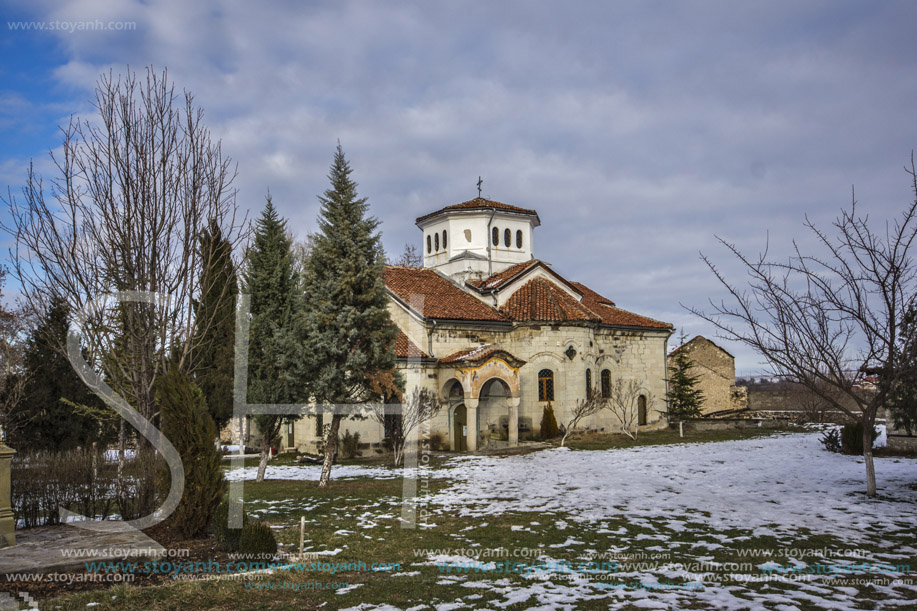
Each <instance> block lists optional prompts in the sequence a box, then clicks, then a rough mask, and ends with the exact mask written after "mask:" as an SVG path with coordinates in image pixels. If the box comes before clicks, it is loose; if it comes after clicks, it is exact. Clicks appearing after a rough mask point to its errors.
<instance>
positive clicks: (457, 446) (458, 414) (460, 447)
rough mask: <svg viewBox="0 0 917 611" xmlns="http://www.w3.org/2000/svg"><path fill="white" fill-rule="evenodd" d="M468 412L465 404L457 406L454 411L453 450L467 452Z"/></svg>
mask: <svg viewBox="0 0 917 611" xmlns="http://www.w3.org/2000/svg"><path fill="white" fill-rule="evenodd" d="M467 426H468V413H467V410H466V409H465V404H464V403H462V404H461V405H458V406H456V408H455V409H454V410H453V412H452V450H453V451H454V452H466V451H467V450H468V443H467V441H466V435H467V434H468V429H467Z"/></svg>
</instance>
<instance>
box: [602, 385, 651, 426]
mask: <svg viewBox="0 0 917 611" xmlns="http://www.w3.org/2000/svg"><path fill="white" fill-rule="evenodd" d="M641 396H643V397H644V398H645V399H646V409H647V410H649V408H650V406H651V405H652V404H653V403H654V402H655V400H654V397H653V395H652V393H650V392H648V391H647V390H645V389H644V388H643V385H642V384H641V383H640V382H639V381H638V380H634V379H628V380H625V379H624V378H615V380H614V381H613V382H612V383H611V392H610V393H609V399H608V407H609V409H610V410H611V412H612V413H613V414H614V415H615V416H617V418H618V420H619V421H620V422H621V432H622V433H624V434H625V435H627V436H628V437H630V438H631V439H636V438H637V433H639V432H640V429H639V421H640V420H639V418H640V410H639V402H640V397H641Z"/></svg>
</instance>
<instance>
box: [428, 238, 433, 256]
mask: <svg viewBox="0 0 917 611" xmlns="http://www.w3.org/2000/svg"><path fill="white" fill-rule="evenodd" d="M431 252H433V240H432V238H430V236H427V254H430V253H431Z"/></svg>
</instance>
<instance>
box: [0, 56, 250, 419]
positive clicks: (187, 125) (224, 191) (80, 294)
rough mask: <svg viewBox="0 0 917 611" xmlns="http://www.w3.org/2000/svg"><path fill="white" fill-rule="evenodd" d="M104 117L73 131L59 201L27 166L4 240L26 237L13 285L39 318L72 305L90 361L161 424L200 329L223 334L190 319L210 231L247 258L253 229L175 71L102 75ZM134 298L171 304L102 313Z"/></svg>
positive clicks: (229, 169) (59, 168) (229, 171)
mask: <svg viewBox="0 0 917 611" xmlns="http://www.w3.org/2000/svg"><path fill="white" fill-rule="evenodd" d="M95 108H96V111H97V112H98V116H97V117H93V119H92V120H82V119H80V118H77V117H73V118H71V120H70V122H69V124H68V125H67V126H66V127H65V128H63V129H62V131H63V146H62V152H61V153H60V154H54V153H52V154H51V157H52V160H53V161H54V164H55V166H56V174H57V175H56V177H54V178H53V179H52V180H51V181H50V185H49V186H50V189H47V190H46V185H44V184H43V182H42V178H41V177H40V176H38V175H37V174H36V173H35V171H34V169H33V168H32V167H31V166H30V167H29V171H28V175H27V181H26V185H25V187H24V188H23V190H22V197H21V199H17V198H15V197H13V196H12V194H10V195H9V198H8V200H7V201H6V203H7V204H8V205H9V208H10V219H11V220H10V221H9V225H8V226H4V228H5V229H6V230H7V231H9V232H10V233H11V234H12V235H13V236H14V237H15V249H14V251H13V252H11V258H12V260H13V262H14V264H13V265H14V267H13V273H14V275H15V277H16V279H17V280H18V281H19V283H20V284H21V286H22V294H23V298H24V300H23V301H24V304H25V305H26V307H27V309H28V311H30V312H39V311H41V310H42V308H43V305H44V304H46V303H47V301H48V300H49V298H50V295H52V294H55V293H56V294H58V295H60V296H62V297H63V298H64V300H65V301H66V302H67V304H68V306H69V307H70V309H71V311H72V312H74V314H75V316H77V318H78V320H79V324H80V327H81V333H82V337H83V342H84V343H85V344H86V345H87V349H88V353H89V357H90V362H92V363H93V364H94V366H97V367H98V368H99V369H100V370H101V372H102V374H103V376H104V378H105V379H106V380H108V381H109V382H112V383H113V385H114V386H115V387H116V388H117V389H118V391H119V392H120V393H122V394H123V395H124V396H125V398H126V399H127V400H128V401H129V402H130V403H131V404H132V405H134V406H135V407H136V409H137V410H138V411H139V412H140V413H141V414H142V415H143V416H144V417H145V418H147V419H148V420H149V419H151V418H152V417H153V416H154V414H155V408H154V400H153V384H154V382H155V380H156V378H157V376H158V375H159V373H160V372H162V371H163V369H164V364H165V361H166V360H167V359H173V360H174V361H175V364H176V365H177V366H178V367H179V369H181V370H182V371H185V372H188V371H189V370H190V369H191V366H192V365H191V361H192V359H190V358H189V355H190V353H191V352H192V349H193V348H194V346H193V343H194V341H195V340H194V338H195V337H201V336H203V335H204V334H202V333H195V330H198V331H199V330H200V328H201V327H205V326H207V325H209V324H212V323H213V321H207V320H200V319H199V318H195V316H194V312H193V311H194V308H193V307H192V300H193V299H194V298H195V297H196V296H197V295H198V294H199V290H200V287H199V286H198V285H199V279H200V274H199V273H198V272H199V270H200V269H201V267H202V266H205V265H207V263H208V262H207V261H205V260H204V258H205V257H206V253H201V252H200V249H198V248H197V247H196V246H197V243H198V238H199V235H200V232H201V230H203V229H204V228H205V227H206V226H207V225H208V224H209V223H215V224H216V225H217V226H218V227H219V228H220V229H221V230H222V234H223V236H225V237H226V238H227V239H228V240H230V243H231V244H232V245H233V248H235V246H236V245H238V243H239V242H240V240H242V239H243V238H244V234H245V231H244V230H243V227H244V225H245V223H244V219H242V220H240V219H237V216H236V212H237V207H236V202H235V191H234V189H233V188H232V186H231V184H232V181H233V179H234V178H235V169H234V167H233V166H232V165H231V162H230V160H229V159H228V158H224V157H223V154H222V151H221V147H220V143H219V142H213V141H212V140H211V138H210V133H209V131H208V130H207V129H206V128H205V127H204V125H203V122H202V120H203V111H202V110H201V109H200V108H198V107H196V106H195V105H194V101H193V97H192V96H191V94H190V93H188V92H185V93H184V95H183V96H178V95H176V92H175V87H174V85H172V84H170V83H169V81H168V78H167V75H166V73H165V72H162V73H161V74H159V73H156V72H154V71H153V70H152V69H151V68H150V69H147V71H146V78H145V79H142V78H139V77H138V76H137V74H136V73H135V72H131V71H130V70H128V73H127V74H126V75H125V76H123V77H121V76H119V77H115V76H113V75H112V73H109V74H108V75H105V74H103V75H102V77H101V78H100V79H99V82H98V85H97V87H96V92H95ZM122 291H135V292H138V291H139V292H147V293H158V294H161V295H168V296H169V299H168V300H167V301H166V300H158V301H157V302H156V303H154V304H151V303H124V302H121V303H117V302H116V301H115V300H107V301H99V298H100V297H101V296H102V295H105V294H111V293H116V292H122ZM61 350H65V347H63V346H61Z"/></svg>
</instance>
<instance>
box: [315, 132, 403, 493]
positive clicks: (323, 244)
mask: <svg viewBox="0 0 917 611" xmlns="http://www.w3.org/2000/svg"><path fill="white" fill-rule="evenodd" d="M350 174H351V169H350V164H349V163H348V162H347V159H346V158H345V157H344V151H343V149H342V148H341V145H340V144H338V147H337V150H336V151H335V154H334V161H333V163H332V165H331V172H330V173H329V175H328V178H329V179H330V181H331V187H330V188H329V189H328V190H326V191H325V193H324V196H320V197H319V201H321V203H322V209H321V213H320V214H319V219H318V225H319V230H320V232H319V233H318V234H316V235H314V236H313V241H312V250H311V253H310V256H309V258H308V260H307V263H306V268H305V269H306V273H305V279H304V280H305V299H306V309H305V317H306V325H305V327H306V337H305V339H306V341H305V343H304V346H303V348H304V353H303V356H304V359H307V360H308V363H309V370H310V371H309V379H310V386H311V388H310V390H311V394H312V395H313V397H314V398H315V400H316V401H317V402H318V404H319V405H322V404H324V405H325V406H326V409H327V406H328V405H338V404H343V405H351V404H357V403H364V402H368V401H379V400H381V399H382V398H383V395H385V394H388V395H390V396H391V395H392V394H398V388H397V387H398V386H400V385H401V382H400V378H399V377H398V376H397V374H396V371H395V356H394V352H393V349H392V343H393V342H394V340H395V336H396V334H397V330H396V328H395V326H394V324H392V321H391V318H390V317H389V313H388V299H387V297H386V293H385V285H384V283H383V277H382V273H383V270H384V265H385V253H384V251H383V249H382V244H381V239H380V238H381V236H380V234H379V233H378V232H377V228H378V226H379V222H378V221H377V220H376V219H375V218H373V217H370V216H367V212H368V209H369V206H368V204H367V203H366V198H361V197H358V195H357V184H356V183H355V182H354V181H353V180H351V178H350ZM343 417H344V416H343V415H342V414H340V413H334V414H333V415H332V417H331V426H330V427H329V431H328V433H327V439H326V442H325V461H324V465H323V467H322V475H321V479H320V480H319V486H327V485H328V482H329V480H330V478H331V465H332V462H333V460H334V456H335V453H336V449H337V437H338V432H339V431H340V424H341V419H342V418H343Z"/></svg>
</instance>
